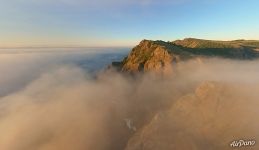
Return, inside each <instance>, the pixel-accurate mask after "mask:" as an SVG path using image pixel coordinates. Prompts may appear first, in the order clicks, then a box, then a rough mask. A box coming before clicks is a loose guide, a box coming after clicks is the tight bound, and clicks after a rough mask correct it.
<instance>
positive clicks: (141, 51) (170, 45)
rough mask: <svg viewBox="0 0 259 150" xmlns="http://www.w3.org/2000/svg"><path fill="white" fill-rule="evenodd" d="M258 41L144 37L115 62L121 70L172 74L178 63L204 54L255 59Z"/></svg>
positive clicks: (199, 58) (205, 55)
mask: <svg viewBox="0 0 259 150" xmlns="http://www.w3.org/2000/svg"><path fill="white" fill-rule="evenodd" d="M258 47H259V42H258V41H246V40H236V41H210V40H201V39H193V38H188V39H184V40H177V41H174V42H164V41H151V40H143V41H141V42H140V43H139V45H137V46H136V47H134V48H133V49H132V51H131V52H130V54H129V55H128V56H127V57H126V58H124V60H123V61H122V62H117V63H114V64H116V65H114V66H115V67H117V68H118V70H120V71H122V72H129V73H138V72H155V73H162V74H171V73H173V70H174V67H175V66H177V63H178V62H180V61H184V60H187V59H191V58H197V59H198V60H199V61H200V60H201V58H203V57H222V58H230V59H241V60H245V59H254V58H258V56H259V54H258Z"/></svg>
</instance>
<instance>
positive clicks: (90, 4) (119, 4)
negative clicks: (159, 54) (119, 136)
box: [0, 0, 259, 47]
mask: <svg viewBox="0 0 259 150" xmlns="http://www.w3.org/2000/svg"><path fill="white" fill-rule="evenodd" d="M258 6H259V1H258V0H246V1H244V0H0V47H34V46H35V47H41V46H43V47H45V46H46V47H63V46H64V47H67V46H68V47H73V46H75V47H78V46H79V47H81V46H82V47H105V46H111V47H112V46H134V45H136V44H138V43H139V41H140V40H142V39H151V40H165V41H173V40H176V39H183V38H187V37H193V38H202V39H215V40H234V39H259V10H258Z"/></svg>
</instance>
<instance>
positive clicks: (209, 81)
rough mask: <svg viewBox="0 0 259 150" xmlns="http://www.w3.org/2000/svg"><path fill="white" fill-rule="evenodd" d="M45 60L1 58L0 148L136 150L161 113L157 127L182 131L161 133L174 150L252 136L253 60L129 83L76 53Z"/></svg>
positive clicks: (181, 68) (214, 62) (206, 64)
mask: <svg viewBox="0 0 259 150" xmlns="http://www.w3.org/2000/svg"><path fill="white" fill-rule="evenodd" d="M21 55H24V56H21ZM48 55H51V56H48V57H43V55H42V54H37V53H34V54H30V55H28V54H1V56H0V57H1V60H0V62H1V63H0V64H1V65H0V70H1V75H0V90H1V97H0V109H1V111H0V133H1V134H0V149H1V150H2V149H3V150H57V149H62V150H71V149H74V150H121V149H134V148H132V147H134V146H132V145H137V144H136V143H138V142H143V141H139V138H138V136H139V134H141V135H143V136H144V138H145V133H142V132H144V131H145V130H148V129H149V128H151V127H149V125H150V124H151V125H152V122H156V119H155V118H157V116H160V115H161V114H166V116H167V117H166V119H165V120H161V121H160V123H161V124H163V123H165V124H167V125H168V124H169V126H170V129H171V128H172V131H174V132H175V133H179V132H181V136H179V135H178V134H173V133H171V132H168V133H164V134H166V137H170V139H167V140H168V141H171V142H172V143H176V145H177V148H178V149H184V146H185V145H184V144H183V142H179V139H180V138H183V140H182V141H185V142H186V143H187V145H192V146H193V145H194V146H193V147H194V148H199V149H208V148H209V147H210V148H211V149H213V148H214V149H217V148H219V147H220V148H222V149H224V148H226V149H227V148H229V145H227V144H228V143H229V142H231V141H226V140H231V139H232V140H235V139H236V140H238V139H239V138H251V139H256V138H258V133H259V132H258V129H257V128H256V127H257V126H258V125H259V123H258V121H257V120H256V119H255V116H256V114H258V110H257V108H258V106H259V102H258V99H259V94H258V92H257V91H258V89H259V84H258V83H259V68H258V63H259V61H258V60H253V61H236V60H227V59H219V58H213V59H204V60H202V62H198V61H196V60H190V61H186V62H182V63H180V64H178V66H177V68H174V74H173V75H169V76H166V77H161V76H157V75H154V74H149V73H147V74H145V75H139V76H136V77H133V78H132V77H128V76H124V75H123V74H120V73H118V72H116V71H113V70H109V71H101V72H98V71H93V70H92V69H91V67H90V68H89V67H85V65H82V63H80V62H78V60H84V59H86V57H83V56H82V55H81V54H77V55H71V54H70V55H67V54H66V55H64V54H63V55H56V54H55V55H54V54H48ZM87 56H91V58H93V57H94V55H89V54H87ZM120 56H122V55H120ZM97 58H98V59H96V60H98V61H100V60H101V59H100V57H97ZM102 58H106V57H102ZM119 58H120V59H122V57H116V59H119ZM107 60H109V61H110V60H113V59H107V58H106V61H105V63H102V65H98V64H97V63H98V61H94V62H95V63H92V64H91V65H92V66H93V65H95V68H98V69H100V68H101V67H103V68H105V67H104V66H105V65H108V64H109V63H108V61H107ZM90 62H93V59H91V61H88V63H90ZM96 65H97V66H98V67H97V66H96ZM93 74H95V75H96V77H95V78H93V77H92V76H93ZM218 87H219V88H218ZM219 96H222V98H221V102H219V103H218V101H216V100H215V99H218V97H219ZM197 97H198V98H197ZM215 97H216V98H215ZM197 103H198V104H197ZM204 106H206V107H204ZM216 106H217V108H219V109H217V111H214V108H215V107H216ZM188 113H189V114H190V115H186V114H188ZM201 114H202V115H204V116H203V117H202V118H200V117H201V116H202V115H201ZM212 116H213V117H212ZM237 116H239V117H240V118H238V117H237ZM211 118H213V119H211ZM158 120H159V119H158ZM228 125H230V126H228ZM163 126H164V124H163V125H161V127H163ZM212 126H213V127H212ZM201 129H204V130H206V131H201ZM179 130H180V131H179ZM227 131H228V132H227ZM152 136H154V138H156V137H157V135H156V133H155V132H154V134H151V137H152ZM232 136H233V137H232ZM235 136H236V137H235ZM147 139H148V137H147ZM204 139H206V140H205V141H204ZM157 140H160V139H159V138H157ZM136 141H138V142H136ZM177 142H178V143H180V144H182V145H179V144H177ZM186 143H185V144H186ZM210 144H211V145H210ZM217 144H218V145H217ZM181 146H182V147H181ZM193 147H192V148H193ZM188 148H190V147H188ZM194 148H193V149H194ZM135 149H136V148H135ZM150 149H151V148H150Z"/></svg>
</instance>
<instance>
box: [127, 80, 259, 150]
mask: <svg viewBox="0 0 259 150" xmlns="http://www.w3.org/2000/svg"><path fill="white" fill-rule="evenodd" d="M248 89H249V88H246V87H241V86H239V85H234V86H233V85H228V84H225V83H216V82H204V83H202V84H201V85H200V86H198V87H197V89H196V91H195V92H193V93H190V94H189V95H186V96H184V97H182V98H180V99H179V100H178V101H177V102H176V103H175V104H173V105H172V107H171V108H170V109H169V110H168V111H164V112H160V113H157V114H156V115H155V116H154V118H153V119H152V120H151V121H150V123H149V124H147V125H146V126H144V127H143V128H142V129H141V130H139V131H138V132H137V133H136V134H135V135H134V136H133V137H132V138H131V139H130V140H129V141H128V144H127V147H126V150H158V149H163V150H172V149H175V150H219V149H220V150H231V149H234V148H233V147H230V143H231V142H232V141H234V140H240V139H244V140H248V139H251V137H252V138H254V139H257V138H259V133H258V132H256V131H257V127H258V125H259V122H258V121H255V120H254V119H255V118H254V117H253V116H255V115H256V111H254V110H256V109H257V108H258V102H257V99H256V97H254V96H252V93H254V92H255V91H256V90H252V91H249V90H248ZM254 89H257V90H258V86H257V87H254ZM236 93H239V94H236ZM240 95H241V96H240ZM247 98H249V99H247ZM246 148H248V147H246ZM258 148H259V146H258V145H255V146H253V147H252V149H258ZM241 149H242V148H241Z"/></svg>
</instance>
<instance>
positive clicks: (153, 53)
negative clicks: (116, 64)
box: [121, 40, 180, 73]
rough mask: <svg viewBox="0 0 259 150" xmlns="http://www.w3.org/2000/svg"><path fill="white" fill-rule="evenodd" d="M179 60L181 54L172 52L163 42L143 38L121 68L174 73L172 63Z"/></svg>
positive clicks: (134, 70) (125, 70)
mask: <svg viewBox="0 0 259 150" xmlns="http://www.w3.org/2000/svg"><path fill="white" fill-rule="evenodd" d="M178 61H180V55H177V54H174V53H172V52H171V51H170V49H169V48H168V47H166V46H165V45H163V44H162V42H161V43H159V42H154V41H148V40H143V41H141V42H140V44H139V45H138V46H136V47H135V48H133V49H132V51H131V53H130V54H129V55H128V57H126V58H125V60H124V61H123V62H122V64H123V66H122V68H121V70H122V71H124V72H131V73H136V72H148V71H153V72H156V73H160V72H161V73H172V64H173V62H178Z"/></svg>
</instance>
